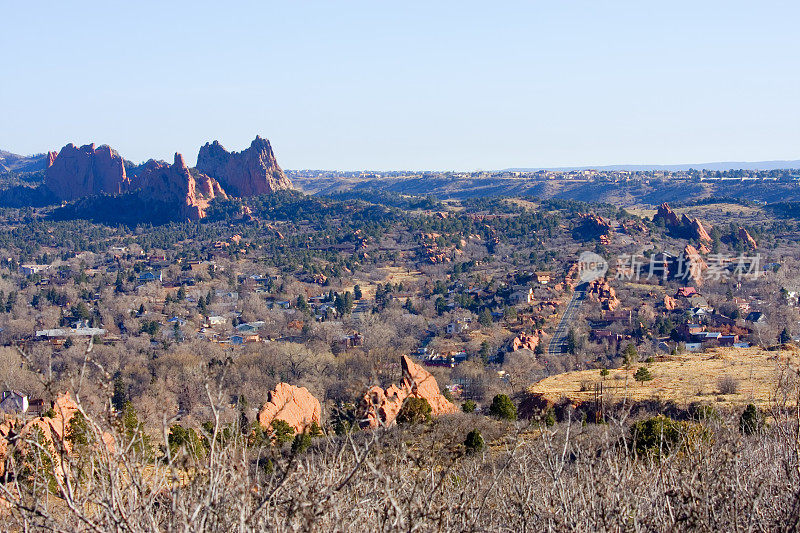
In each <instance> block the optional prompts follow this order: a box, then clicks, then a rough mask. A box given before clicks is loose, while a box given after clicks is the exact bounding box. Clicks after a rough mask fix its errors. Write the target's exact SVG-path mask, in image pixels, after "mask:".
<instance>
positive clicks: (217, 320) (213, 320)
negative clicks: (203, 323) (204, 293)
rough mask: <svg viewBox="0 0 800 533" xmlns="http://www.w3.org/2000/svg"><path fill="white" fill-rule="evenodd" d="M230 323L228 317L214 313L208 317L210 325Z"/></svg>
mask: <svg viewBox="0 0 800 533" xmlns="http://www.w3.org/2000/svg"><path fill="white" fill-rule="evenodd" d="M227 323H228V319H227V318H225V317H224V316H219V315H213V316H210V317H208V325H209V326H223V325H225V324H227Z"/></svg>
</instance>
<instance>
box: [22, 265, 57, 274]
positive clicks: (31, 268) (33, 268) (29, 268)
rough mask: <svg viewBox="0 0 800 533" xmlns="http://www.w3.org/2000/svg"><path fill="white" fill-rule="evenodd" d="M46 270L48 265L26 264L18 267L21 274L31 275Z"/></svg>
mask: <svg viewBox="0 0 800 533" xmlns="http://www.w3.org/2000/svg"><path fill="white" fill-rule="evenodd" d="M47 270H50V265H33V264H27V265H21V266H20V267H19V271H20V273H21V274H22V275H23V276H33V275H34V274H39V273H40V272H45V271H47Z"/></svg>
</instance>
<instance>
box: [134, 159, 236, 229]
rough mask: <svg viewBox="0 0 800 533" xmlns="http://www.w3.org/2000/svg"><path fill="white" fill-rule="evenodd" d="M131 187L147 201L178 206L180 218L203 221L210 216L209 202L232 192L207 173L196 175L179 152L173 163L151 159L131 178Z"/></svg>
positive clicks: (225, 196)
mask: <svg viewBox="0 0 800 533" xmlns="http://www.w3.org/2000/svg"><path fill="white" fill-rule="evenodd" d="M131 189H132V190H138V191H139V194H140V196H141V197H142V198H143V199H145V200H149V201H152V200H155V201H160V202H166V203H175V204H177V205H178V211H179V213H178V217H179V218H181V219H184V220H200V219H201V218H203V217H205V216H206V209H207V208H208V204H209V202H211V200H213V199H214V198H227V197H228V195H227V194H226V193H225V191H224V190H223V189H222V187H220V185H219V183H217V182H216V180H214V179H213V178H210V177H209V176H206V175H205V174H198V175H197V176H193V175H192V173H191V172H190V171H189V167H187V166H186V162H185V161H184V159H183V156H182V155H181V154H178V153H176V154H175V160H174V163H173V164H172V165H170V164H168V163H166V162H164V161H155V160H153V159H151V160H150V161H148V162H147V163H145V165H144V167H143V168H142V170H141V171H140V172H139V173H138V174H137V175H136V176H135V177H134V178H133V179H132V180H131Z"/></svg>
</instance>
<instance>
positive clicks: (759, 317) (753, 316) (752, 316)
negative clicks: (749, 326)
mask: <svg viewBox="0 0 800 533" xmlns="http://www.w3.org/2000/svg"><path fill="white" fill-rule="evenodd" d="M745 320H747V321H748V322H751V323H753V324H763V323H764V322H766V321H767V317H766V316H765V315H764V313H763V312H761V311H752V312H750V313H749V314H748V315H747V318H745Z"/></svg>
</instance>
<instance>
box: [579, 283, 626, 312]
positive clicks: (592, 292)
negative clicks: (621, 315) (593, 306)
mask: <svg viewBox="0 0 800 533" xmlns="http://www.w3.org/2000/svg"><path fill="white" fill-rule="evenodd" d="M586 295H587V296H588V297H589V298H590V299H592V300H595V301H597V302H600V305H601V306H602V307H603V309H606V310H608V311H613V310H614V309H615V308H616V307H617V306H618V305H619V300H618V299H617V291H615V290H614V287H612V286H611V285H610V284H609V283H608V280H607V279H605V278H598V279H596V280H594V281H592V282H590V283H589V286H588V287H587V288H586Z"/></svg>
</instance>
